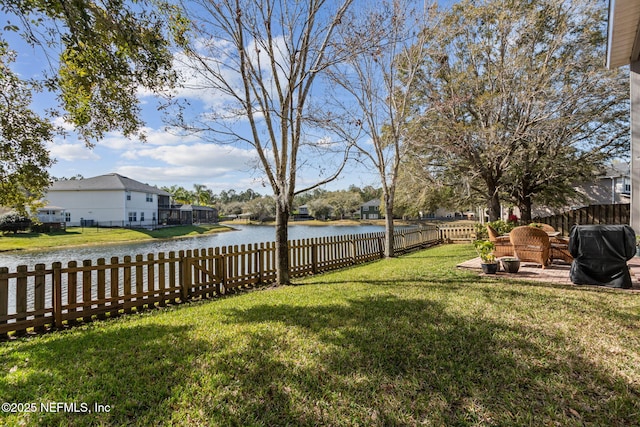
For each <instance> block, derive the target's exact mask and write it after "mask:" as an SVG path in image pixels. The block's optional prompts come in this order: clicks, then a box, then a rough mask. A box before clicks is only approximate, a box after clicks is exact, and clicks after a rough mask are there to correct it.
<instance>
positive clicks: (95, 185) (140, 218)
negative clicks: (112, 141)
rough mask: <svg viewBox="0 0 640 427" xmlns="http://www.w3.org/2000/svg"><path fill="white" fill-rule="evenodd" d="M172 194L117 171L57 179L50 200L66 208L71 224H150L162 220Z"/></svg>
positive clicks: (48, 196)
mask: <svg viewBox="0 0 640 427" xmlns="http://www.w3.org/2000/svg"><path fill="white" fill-rule="evenodd" d="M170 197H171V195H170V194H169V193H168V192H166V191H164V190H161V189H159V188H157V187H153V186H151V185H148V184H143V183H141V182H138V181H135V180H133V179H131V178H127V177H125V176H122V175H118V174H117V173H111V174H107V175H101V176H96V177H93V178H86V179H73V180H65V181H56V182H54V183H53V185H52V186H51V187H50V188H49V190H48V191H47V195H46V197H45V199H46V202H47V203H48V204H49V205H52V206H60V207H62V208H64V222H66V224H67V225H68V226H81V225H84V226H93V225H97V224H100V225H101V226H107V227H147V226H154V225H156V224H157V223H158V218H159V214H158V212H159V207H160V206H169V204H170Z"/></svg>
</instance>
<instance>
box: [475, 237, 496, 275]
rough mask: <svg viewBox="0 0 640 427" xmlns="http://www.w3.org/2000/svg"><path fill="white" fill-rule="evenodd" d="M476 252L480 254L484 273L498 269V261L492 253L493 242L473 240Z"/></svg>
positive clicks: (491, 272)
mask: <svg viewBox="0 0 640 427" xmlns="http://www.w3.org/2000/svg"><path fill="white" fill-rule="evenodd" d="M474 245H475V248H476V252H477V253H478V255H479V256H480V260H481V266H482V271H483V272H484V273H485V274H496V272H497V271H498V261H496V256H495V255H494V254H493V250H494V249H495V246H494V244H493V242H490V241H489V240H476V242H475V244H474Z"/></svg>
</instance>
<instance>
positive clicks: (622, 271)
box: [569, 225, 636, 289]
mask: <svg viewBox="0 0 640 427" xmlns="http://www.w3.org/2000/svg"><path fill="white" fill-rule="evenodd" d="M569 251H570V252H571V255H573V258H574V259H573V263H572V264H571V271H570V273H569V276H570V278H571V281H572V282H573V283H575V284H576V285H602V286H610V287H613V288H624V289H629V288H631V286H632V283H631V275H630V274H629V267H628V266H627V261H628V260H630V259H631V258H633V256H634V255H635V254H636V233H635V232H634V231H633V228H631V227H629V226H628V225H575V226H574V227H573V228H572V229H571V234H570V238H569Z"/></svg>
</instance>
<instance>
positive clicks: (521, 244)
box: [509, 225, 551, 268]
mask: <svg viewBox="0 0 640 427" xmlns="http://www.w3.org/2000/svg"><path fill="white" fill-rule="evenodd" d="M509 237H510V239H511V244H512V245H513V252H514V254H515V256H516V257H517V258H518V259H520V261H521V262H522V261H525V262H535V263H536V264H540V265H541V266H542V268H546V267H547V264H548V263H549V251H550V249H551V245H550V244H549V236H548V235H547V233H546V232H544V231H543V230H541V229H539V228H535V227H529V226H527V225H523V226H520V227H516V228H514V229H513V230H511V233H509Z"/></svg>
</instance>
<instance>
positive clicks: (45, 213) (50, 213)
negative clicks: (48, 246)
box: [36, 205, 65, 224]
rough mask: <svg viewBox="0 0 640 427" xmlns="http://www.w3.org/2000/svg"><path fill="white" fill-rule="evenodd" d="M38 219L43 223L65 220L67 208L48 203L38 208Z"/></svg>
mask: <svg viewBox="0 0 640 427" xmlns="http://www.w3.org/2000/svg"><path fill="white" fill-rule="evenodd" d="M36 216H37V217H38V221H40V222H41V223H43V224H53V223H61V222H65V209H64V208H61V207H58V206H51V205H47V206H44V207H42V208H38V213H37V215H36Z"/></svg>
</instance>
